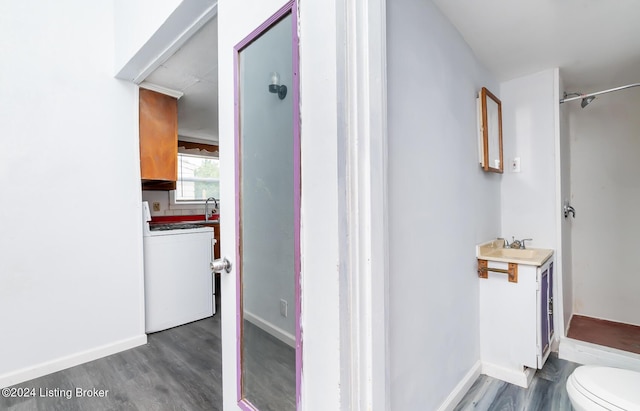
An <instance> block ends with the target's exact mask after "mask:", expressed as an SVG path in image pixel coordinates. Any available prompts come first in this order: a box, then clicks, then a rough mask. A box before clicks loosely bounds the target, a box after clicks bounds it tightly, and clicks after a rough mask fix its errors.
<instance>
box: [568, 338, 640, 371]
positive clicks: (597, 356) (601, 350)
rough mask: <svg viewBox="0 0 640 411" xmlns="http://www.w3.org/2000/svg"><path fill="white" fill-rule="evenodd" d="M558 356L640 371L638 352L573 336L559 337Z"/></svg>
mask: <svg viewBox="0 0 640 411" xmlns="http://www.w3.org/2000/svg"><path fill="white" fill-rule="evenodd" d="M558 358H560V359H562V360H567V361H572V362H576V363H578V364H586V365H602V366H606V367H617V368H625V369H628V370H634V371H640V354H634V353H630V352H627V351H622V350H616V349H615V348H609V347H604V346H602V345H597V344H591V343H588V342H585V341H579V340H574V339H573V338H566V337H563V338H560V348H559V350H558Z"/></svg>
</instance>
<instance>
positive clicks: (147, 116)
mask: <svg viewBox="0 0 640 411" xmlns="http://www.w3.org/2000/svg"><path fill="white" fill-rule="evenodd" d="M139 99H140V101H139V127H140V128H139V131H140V174H141V177H142V183H143V187H144V186H145V184H146V185H147V186H149V185H156V186H162V185H163V184H164V185H167V184H168V186H173V187H168V189H172V188H175V181H176V180H177V179H178V100H177V99H176V98H174V97H171V96H167V95H164V94H161V93H157V92H155V91H151V90H146V89H142V88H141V89H140V90H139Z"/></svg>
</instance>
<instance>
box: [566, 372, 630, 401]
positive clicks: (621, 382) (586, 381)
mask: <svg viewBox="0 0 640 411" xmlns="http://www.w3.org/2000/svg"><path fill="white" fill-rule="evenodd" d="M573 377H574V381H575V382H576V388H577V389H578V390H580V391H582V392H583V394H585V395H587V396H588V397H590V398H592V399H593V397H597V398H598V399H600V400H602V403H601V405H606V404H607V403H608V404H612V405H615V406H616V407H619V408H622V409H623V410H640V373H639V372H635V371H630V370H623V369H620V368H612V367H600V366H592V365H584V366H582V367H578V368H576V370H575V371H574V372H573ZM589 394H591V395H589Z"/></svg>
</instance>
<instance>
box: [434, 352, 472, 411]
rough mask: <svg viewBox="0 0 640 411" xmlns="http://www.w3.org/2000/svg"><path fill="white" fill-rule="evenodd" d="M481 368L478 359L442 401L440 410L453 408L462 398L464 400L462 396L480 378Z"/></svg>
mask: <svg viewBox="0 0 640 411" xmlns="http://www.w3.org/2000/svg"><path fill="white" fill-rule="evenodd" d="M481 369H482V363H481V362H480V361H478V362H477V363H475V364H474V365H473V367H471V369H470V370H469V372H467V374H466V375H465V376H464V377H462V380H460V382H459V383H458V385H456V387H455V388H454V389H453V391H451V392H450V393H449V395H448V396H447V398H446V399H445V400H444V401H443V402H442V404H440V407H438V411H451V410H453V409H454V408H455V407H456V405H458V403H459V402H460V400H462V398H463V397H464V396H465V394H466V393H467V391H469V388H471V386H472V385H473V383H474V382H475V381H476V380H477V379H478V377H479V376H480V370H481Z"/></svg>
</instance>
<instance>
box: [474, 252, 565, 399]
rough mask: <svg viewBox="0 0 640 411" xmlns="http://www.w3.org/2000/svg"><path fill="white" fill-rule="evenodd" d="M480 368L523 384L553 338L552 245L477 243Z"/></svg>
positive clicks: (540, 364) (500, 377) (520, 384)
mask: <svg viewBox="0 0 640 411" xmlns="http://www.w3.org/2000/svg"><path fill="white" fill-rule="evenodd" d="M476 256H477V258H478V277H479V282H480V287H479V288H480V358H481V361H482V372H483V374H486V375H489V376H491V377H494V378H498V379H501V380H503V381H507V382H509V383H512V384H516V385H519V386H521V387H527V386H528V385H529V383H530V382H531V379H532V378H533V374H534V373H535V370H536V369H538V368H542V366H543V365H544V363H545V361H546V360H547V357H548V356H549V353H550V348H551V341H552V339H553V287H552V284H553V250H550V249H540V248H529V249H510V248H503V241H502V240H496V241H491V242H488V243H484V244H480V245H478V246H477V247H476Z"/></svg>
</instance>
